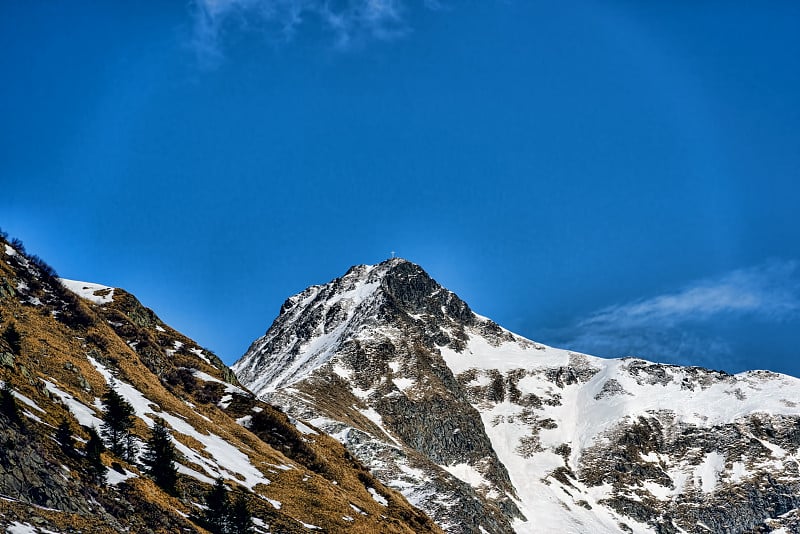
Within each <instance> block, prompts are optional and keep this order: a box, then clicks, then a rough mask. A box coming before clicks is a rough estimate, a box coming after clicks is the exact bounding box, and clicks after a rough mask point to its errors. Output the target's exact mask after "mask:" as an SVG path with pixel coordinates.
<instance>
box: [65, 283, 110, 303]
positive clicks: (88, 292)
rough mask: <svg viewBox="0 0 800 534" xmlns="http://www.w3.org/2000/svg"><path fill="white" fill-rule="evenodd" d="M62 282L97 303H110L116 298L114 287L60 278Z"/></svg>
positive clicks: (74, 291)
mask: <svg viewBox="0 0 800 534" xmlns="http://www.w3.org/2000/svg"><path fill="white" fill-rule="evenodd" d="M59 280H60V281H61V284H62V285H63V286H64V287H66V288H67V289H69V290H70V291H72V292H73V293H75V294H76V295H78V296H79V297H81V298H84V299H86V300H89V301H92V302H94V303H95V304H108V303H109V302H112V301H113V300H114V288H113V287H108V286H104V285H100V284H92V283H90V282H79V281H78V280H68V279H66V278H59Z"/></svg>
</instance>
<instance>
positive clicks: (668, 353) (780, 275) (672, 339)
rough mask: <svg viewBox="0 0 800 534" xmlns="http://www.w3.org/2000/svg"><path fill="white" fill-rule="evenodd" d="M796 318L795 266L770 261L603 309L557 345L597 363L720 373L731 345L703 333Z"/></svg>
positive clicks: (799, 281)
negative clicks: (644, 363)
mask: <svg viewBox="0 0 800 534" xmlns="http://www.w3.org/2000/svg"><path fill="white" fill-rule="evenodd" d="M799 314H800V263H798V262H796V261H769V262H766V263H763V264H761V265H757V266H755V267H750V268H746V269H739V270H735V271H732V272H729V273H726V274H724V275H722V276H719V277H716V278H709V279H704V280H699V281H696V282H694V283H691V284H689V285H687V286H686V287H684V288H682V289H680V290H677V291H675V292H671V293H667V294H664V295H658V296H655V297H651V298H646V299H641V300H637V301H633V302H628V303H624V304H618V305H614V306H609V307H606V308H603V309H601V310H598V311H597V312H595V313H593V314H591V315H589V316H588V317H586V318H584V319H582V320H580V321H578V322H577V324H574V325H572V326H570V327H569V328H565V329H563V330H562V336H561V337H562V340H563V341H561V342H560V344H561V345H563V346H566V347H569V348H574V349H575V350H581V351H584V352H589V353H593V354H597V355H601V356H625V355H636V356H641V357H644V358H650V359H664V358H667V359H669V360H671V361H675V362H680V363H695V364H702V365H707V366H717V367H727V366H728V365H729V364H730V363H731V358H732V357H735V356H736V355H734V354H732V345H731V343H730V342H729V340H726V339H725V338H723V337H719V336H718V335H715V334H713V333H710V332H713V331H714V330H715V329H718V328H719V327H720V326H725V324H726V322H729V321H730V322H733V321H759V322H762V323H776V322H783V321H789V320H795V319H797V317H798V315H799ZM722 364H728V365H722Z"/></svg>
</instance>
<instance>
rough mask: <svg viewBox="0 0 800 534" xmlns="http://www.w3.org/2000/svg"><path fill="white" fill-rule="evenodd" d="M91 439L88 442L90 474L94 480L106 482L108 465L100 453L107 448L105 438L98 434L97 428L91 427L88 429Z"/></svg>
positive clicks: (87, 456)
mask: <svg viewBox="0 0 800 534" xmlns="http://www.w3.org/2000/svg"><path fill="white" fill-rule="evenodd" d="M88 433H89V441H88V442H87V443H86V467H87V469H86V470H87V471H88V473H89V476H90V477H91V478H92V480H94V481H96V482H99V483H100V484H104V483H105V481H106V466H105V465H103V460H102V458H100V454H102V452H103V451H104V450H106V447H105V445H103V440H102V439H100V436H99V435H98V434H97V430H95V429H94V428H90V429H89V430H88Z"/></svg>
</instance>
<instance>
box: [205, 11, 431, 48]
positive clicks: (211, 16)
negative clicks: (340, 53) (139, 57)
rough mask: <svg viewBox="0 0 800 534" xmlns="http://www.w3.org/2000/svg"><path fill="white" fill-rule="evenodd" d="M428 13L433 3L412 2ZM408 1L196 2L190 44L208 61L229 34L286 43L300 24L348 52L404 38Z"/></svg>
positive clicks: (299, 27)
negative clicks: (324, 33) (253, 33)
mask: <svg viewBox="0 0 800 534" xmlns="http://www.w3.org/2000/svg"><path fill="white" fill-rule="evenodd" d="M416 2H417V3H419V4H421V5H422V6H423V7H425V8H427V9H431V10H437V9H441V8H442V5H441V3H440V2H439V1H438V0H416ZM409 3H411V2H409V1H408V0H195V2H194V4H193V8H194V9H193V11H194V24H195V27H194V37H193V40H194V43H193V44H194V46H195V48H196V50H197V51H198V53H199V54H200V55H202V56H204V57H205V58H206V59H208V58H219V57H221V55H222V52H221V47H222V43H221V41H222V40H224V38H225V35H226V34H227V33H228V32H230V31H242V30H244V31H256V32H263V33H265V34H267V35H268V36H269V37H271V38H276V39H279V40H289V39H291V38H293V37H294V35H295V34H296V33H297V32H298V31H299V30H300V29H301V28H302V27H303V26H304V25H308V26H311V25H316V26H317V27H320V28H321V29H323V30H324V31H327V32H329V33H330V34H331V35H332V38H333V42H334V44H335V45H336V46H339V47H343V48H347V47H350V46H352V45H353V44H354V43H357V42H360V41H362V40H364V39H367V38H373V39H379V40H388V39H393V38H396V37H399V36H402V35H405V34H406V33H407V32H408V31H409V28H408V27H407V25H406V19H405V13H406V9H407V8H408V5H407V4H409Z"/></svg>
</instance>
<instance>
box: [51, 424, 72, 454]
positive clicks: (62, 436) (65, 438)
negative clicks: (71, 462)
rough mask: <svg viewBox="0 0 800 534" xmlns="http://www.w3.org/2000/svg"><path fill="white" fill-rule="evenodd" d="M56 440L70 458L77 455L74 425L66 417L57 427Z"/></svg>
mask: <svg viewBox="0 0 800 534" xmlns="http://www.w3.org/2000/svg"><path fill="white" fill-rule="evenodd" d="M56 441H57V442H58V444H59V446H60V447H61V451H62V452H63V453H64V454H66V455H67V456H68V457H69V458H74V457H75V438H74V437H73V435H72V426H71V425H70V424H69V420H67V418H66V417H64V418H62V419H61V422H60V423H59V424H58V427H57V428H56Z"/></svg>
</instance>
